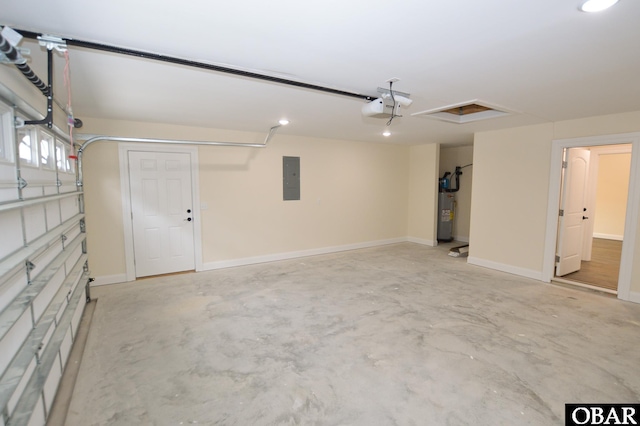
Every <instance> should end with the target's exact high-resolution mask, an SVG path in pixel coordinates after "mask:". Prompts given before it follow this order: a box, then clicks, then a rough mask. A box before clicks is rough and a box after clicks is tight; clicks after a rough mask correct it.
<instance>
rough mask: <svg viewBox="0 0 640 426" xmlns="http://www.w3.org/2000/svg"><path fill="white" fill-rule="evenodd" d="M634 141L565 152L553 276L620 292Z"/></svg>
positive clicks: (576, 148) (602, 289) (561, 279)
mask: <svg viewBox="0 0 640 426" xmlns="http://www.w3.org/2000/svg"><path fill="white" fill-rule="evenodd" d="M630 167H631V144H619V145H601V146H590V147H569V148H565V149H564V152H563V167H562V177H561V182H562V183H561V195H560V212H559V217H558V233H557V236H558V237H557V243H556V253H557V255H556V264H555V268H554V279H555V280H559V281H563V282H564V281H567V282H569V283H572V284H576V285H581V286H586V287H593V288H597V289H599V290H601V291H605V292H609V293H614V294H616V293H617V290H618V280H619V272H620V262H621V256H622V245H623V239H624V238H623V235H624V226H625V215H626V212H627V203H628V193H629V180H630Z"/></svg>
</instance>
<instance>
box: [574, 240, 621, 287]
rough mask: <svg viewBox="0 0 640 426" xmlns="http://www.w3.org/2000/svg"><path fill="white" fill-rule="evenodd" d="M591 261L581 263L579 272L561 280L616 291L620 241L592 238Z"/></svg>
mask: <svg viewBox="0 0 640 426" xmlns="http://www.w3.org/2000/svg"><path fill="white" fill-rule="evenodd" d="M592 250H593V251H592V254H591V261H589V262H585V261H582V263H581V265H580V270H579V271H576V272H573V273H571V274H567V275H565V276H564V277H562V278H565V279H567V280H571V281H577V282H581V283H585V284H589V285H593V286H596V287H602V288H606V289H609V290H617V289H618V274H619V271H620V256H621V254H622V241H615V240H605V239H603V238H594V239H593V246H592Z"/></svg>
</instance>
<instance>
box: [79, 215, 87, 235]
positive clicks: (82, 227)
mask: <svg viewBox="0 0 640 426" xmlns="http://www.w3.org/2000/svg"><path fill="white" fill-rule="evenodd" d="M80 232H87V225H86V224H85V222H84V218H82V219H80Z"/></svg>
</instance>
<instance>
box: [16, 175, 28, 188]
mask: <svg viewBox="0 0 640 426" xmlns="http://www.w3.org/2000/svg"><path fill="white" fill-rule="evenodd" d="M27 185H29V182H27V181H26V180H24V179H23V178H22V177H19V178H18V188H19V189H25V188H26V187H27Z"/></svg>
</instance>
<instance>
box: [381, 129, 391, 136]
mask: <svg viewBox="0 0 640 426" xmlns="http://www.w3.org/2000/svg"><path fill="white" fill-rule="evenodd" d="M382 136H386V137H389V136H391V132H390V131H388V130H385V131H384V132H382Z"/></svg>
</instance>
